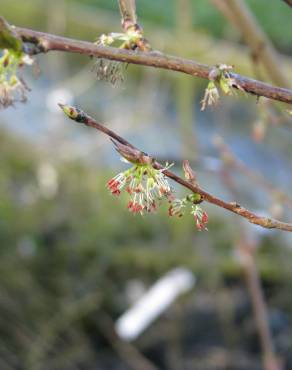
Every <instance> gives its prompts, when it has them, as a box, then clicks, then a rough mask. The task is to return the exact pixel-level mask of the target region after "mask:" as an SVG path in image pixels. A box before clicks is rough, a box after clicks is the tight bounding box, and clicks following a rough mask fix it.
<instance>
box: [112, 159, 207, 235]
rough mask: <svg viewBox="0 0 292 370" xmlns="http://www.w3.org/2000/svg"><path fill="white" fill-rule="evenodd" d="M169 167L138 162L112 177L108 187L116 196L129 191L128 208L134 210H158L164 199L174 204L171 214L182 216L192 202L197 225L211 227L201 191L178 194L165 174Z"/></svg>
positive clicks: (169, 209)
mask: <svg viewBox="0 0 292 370" xmlns="http://www.w3.org/2000/svg"><path fill="white" fill-rule="evenodd" d="M167 168H169V166H168V167H167ZM165 169H166V168H164V169H160V170H157V169H155V168H153V166H152V164H149V163H147V164H145V163H143V164H141V163H134V164H133V166H132V167H131V168H129V169H127V170H126V171H123V172H120V173H119V174H118V175H116V176H115V177H113V178H112V179H110V180H109V181H108V182H107V188H108V189H109V190H110V192H111V194H112V195H114V196H119V195H120V194H121V193H122V191H125V192H127V193H128V194H129V196H130V199H129V201H128V205H127V208H128V209H129V211H130V212H132V213H134V214H137V213H140V214H141V215H143V214H144V212H149V213H152V212H155V211H156V209H157V206H158V205H159V204H160V201H161V200H162V199H165V200H167V201H168V202H169V204H170V205H169V208H168V215H169V216H177V217H182V216H183V215H184V213H185V211H186V209H187V207H188V206H190V213H191V214H192V215H193V216H194V219H195V222H196V227H197V229H198V230H207V227H206V225H207V223H208V215H207V213H206V212H205V211H203V210H202V208H201V207H200V206H199V203H201V202H202V197H201V196H200V195H199V194H190V195H188V196H186V197H185V198H183V199H177V198H175V196H174V192H173V189H172V188H171V187H170V185H169V184H168V181H167V178H166V177H165V175H164V174H163V171H164V170H165Z"/></svg>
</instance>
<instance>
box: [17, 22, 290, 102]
mask: <svg viewBox="0 0 292 370" xmlns="http://www.w3.org/2000/svg"><path fill="white" fill-rule="evenodd" d="M14 29H15V31H16V32H17V34H18V35H19V36H20V37H21V38H22V40H23V41H24V42H30V43H32V44H34V45H35V47H34V48H33V49H32V50H31V53H32V54H38V53H45V52H48V51H52V50H56V51H63V52H70V53H78V54H83V55H88V56H93V57H96V58H105V59H110V60H116V61H121V62H125V63H132V64H139V65H144V66H150V67H155V68H162V69H167V70H172V71H177V72H183V73H186V74H189V75H191V76H196V77H201V78H204V79H209V73H210V71H211V70H212V67H210V66H207V65H205V64H200V63H198V62H196V61H192V60H189V59H183V58H179V57H175V56H170V55H165V54H162V53H160V52H157V51H153V52H138V51H131V50H122V49H117V48H111V47H103V46H96V45H94V44H93V43H90V42H86V41H79V40H73V39H69V38H65V37H60V36H56V35H52V34H48V33H43V32H38V31H33V30H30V29H25V28H20V27H14ZM229 74H230V77H231V78H233V79H234V80H235V82H236V84H237V85H238V86H239V87H240V88H241V89H242V90H244V91H245V92H247V93H250V94H253V95H256V96H265V97H266V98H269V99H273V100H277V101H281V102H284V103H289V104H292V90H289V89H285V88H280V87H274V86H272V85H270V84H267V83H264V82H261V81H257V80H253V79H251V78H248V77H245V76H241V75H239V74H237V73H229Z"/></svg>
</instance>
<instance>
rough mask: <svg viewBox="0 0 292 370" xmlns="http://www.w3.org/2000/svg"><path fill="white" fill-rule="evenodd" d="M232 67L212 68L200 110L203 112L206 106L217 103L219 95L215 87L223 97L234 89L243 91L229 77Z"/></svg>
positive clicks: (218, 66) (225, 65)
mask: <svg viewBox="0 0 292 370" xmlns="http://www.w3.org/2000/svg"><path fill="white" fill-rule="evenodd" d="M232 68H233V66H230V65H227V64H218V65H217V66H215V67H213V68H212V69H211V70H210V72H209V75H208V78H209V83H208V86H207V88H206V90H205V94H204V98H203V100H202V101H201V104H202V108H201V110H205V108H206V107H207V106H211V105H216V104H217V103H218V101H219V98H220V95H219V90H218V87H217V85H219V87H220V89H221V90H222V91H223V93H224V94H225V95H232V94H233V92H234V89H238V90H241V91H244V89H243V88H242V87H241V86H240V85H239V84H238V83H237V82H236V80H235V78H234V77H232V75H231V73H230V72H231V70H232Z"/></svg>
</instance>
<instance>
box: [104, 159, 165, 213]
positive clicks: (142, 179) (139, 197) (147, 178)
mask: <svg viewBox="0 0 292 370" xmlns="http://www.w3.org/2000/svg"><path fill="white" fill-rule="evenodd" d="M162 171H163V170H157V169H155V168H153V167H152V165H151V164H134V165H133V166H132V167H131V168H129V169H128V170H126V171H124V172H121V173H119V174H118V175H117V176H115V177H114V178H112V179H110V180H109V181H108V183H107V187H108V189H109V190H110V192H111V193H112V195H116V196H119V195H120V194H121V192H122V191H123V190H125V191H126V192H127V193H128V194H129V196H130V200H129V202H128V209H129V210H130V212H132V213H140V214H143V213H144V212H154V211H155V210H156V208H157V203H158V202H159V201H160V200H161V199H162V198H166V199H168V197H170V195H171V193H172V189H171V187H170V186H169V184H168V181H167V179H166V177H165V176H164V174H163V172H162Z"/></svg>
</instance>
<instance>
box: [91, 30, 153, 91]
mask: <svg viewBox="0 0 292 370" xmlns="http://www.w3.org/2000/svg"><path fill="white" fill-rule="evenodd" d="M95 43H96V44H97V45H100V46H117V47H118V48H120V49H128V50H135V49H140V50H142V51H146V50H150V46H149V44H148V42H147V41H146V40H145V39H144V37H143V33H142V30H141V28H140V27H135V25H133V26H131V27H129V28H128V29H127V31H126V32H125V33H116V32H111V33H109V34H107V35H106V34H102V35H101V36H100V37H99V38H98V40H97V41H96V42H95ZM93 69H94V71H95V72H96V75H97V78H98V79H99V80H104V81H107V82H110V83H111V84H112V85H114V86H115V85H117V84H119V83H121V82H123V81H124V74H123V63H121V62H117V61H110V60H105V59H102V58H100V59H98V60H97V62H96V63H95V66H94V68H93Z"/></svg>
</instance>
